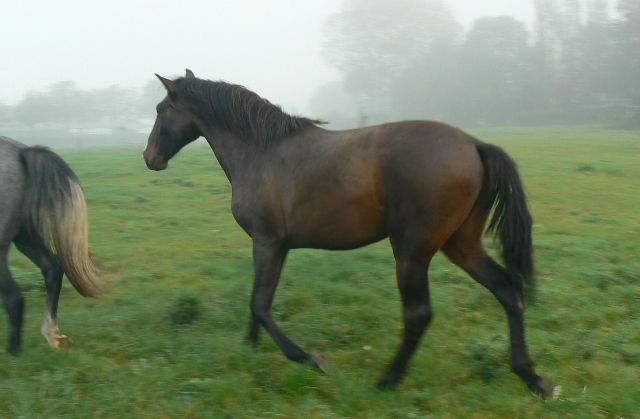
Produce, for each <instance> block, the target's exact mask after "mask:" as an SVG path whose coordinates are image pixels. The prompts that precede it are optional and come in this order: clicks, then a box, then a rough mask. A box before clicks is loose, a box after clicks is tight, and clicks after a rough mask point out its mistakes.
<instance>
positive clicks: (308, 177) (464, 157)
mask: <svg viewBox="0 0 640 419" xmlns="http://www.w3.org/2000/svg"><path fill="white" fill-rule="evenodd" d="M291 144H295V139H293V141H292V142H291ZM300 150H301V151H302V150H303V151H304V152H305V156H301V155H297V156H295V158H292V159H291V160H292V161H295V162H296V166H288V165H287V164H283V165H281V166H278V169H277V172H278V173H279V176H277V179H278V181H277V182H276V183H279V184H282V185H283V187H282V190H281V195H280V196H281V199H282V208H283V211H282V217H283V218H282V220H281V223H282V224H283V225H286V233H285V234H286V236H287V237H288V238H289V241H290V242H291V244H292V246H293V247H319V248H329V249H346V248H354V247H359V246H362V245H365V244H368V243H371V242H374V241H377V240H380V239H382V238H384V237H387V236H393V235H399V234H414V235H422V236H424V237H425V238H426V237H427V236H429V240H430V242H431V243H430V245H429V246H436V248H438V247H440V246H441V245H442V244H443V243H444V241H446V239H447V238H448V237H449V236H450V235H451V234H452V233H453V232H454V231H455V230H456V229H457V228H458V227H459V226H460V225H461V224H462V223H463V221H464V219H465V218H466V216H467V215H468V213H469V212H470V210H471V208H472V207H473V204H474V202H475V200H476V198H477V196H478V193H479V191H480V187H481V184H482V176H483V168H482V162H481V160H480V157H479V155H478V152H477V150H476V141H475V140H474V139H473V138H472V137H470V136H469V135H467V134H465V133H464V132H463V131H461V130H458V129H456V128H453V127H451V126H449V125H446V124H441V123H436V122H427V121H406V122H399V123H392V124H384V125H379V126H374V127H369V128H364V129H360V130H352V131H342V132H329V131H324V130H319V132H318V135H317V136H316V137H312V138H311V140H309V139H306V144H305V148H304V149H302V148H301V149H300ZM285 154H288V155H291V149H287V151H286V153H285ZM408 220H411V221H410V222H409V221H408ZM434 230H437V231H435V232H436V233H437V234H434Z"/></svg>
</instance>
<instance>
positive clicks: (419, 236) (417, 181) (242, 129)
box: [144, 70, 550, 394]
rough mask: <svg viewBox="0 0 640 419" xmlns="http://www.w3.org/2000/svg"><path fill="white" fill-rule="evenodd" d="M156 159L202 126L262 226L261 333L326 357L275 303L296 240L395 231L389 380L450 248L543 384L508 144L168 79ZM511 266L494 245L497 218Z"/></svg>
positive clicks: (303, 356) (526, 226)
mask: <svg viewBox="0 0 640 419" xmlns="http://www.w3.org/2000/svg"><path fill="white" fill-rule="evenodd" d="M158 78H159V79H160V81H161V82H162V83H163V84H164V86H165V88H166V89H167V96H166V98H165V99H164V100H163V101H162V102H160V103H159V104H158V106H157V113H158V115H157V118H156V121H155V125H154V127H153V130H152V131H151V134H150V136H149V141H148V144H147V148H146V150H145V151H144V159H145V162H146V164H147V166H148V167H149V168H150V169H152V170H163V169H165V168H166V167H167V164H168V161H169V160H170V159H171V158H172V157H173V156H174V155H175V154H176V153H177V152H178V151H179V150H180V149H181V148H182V147H184V146H185V145H187V144H188V143H190V142H192V141H193V140H195V139H196V138H198V137H200V136H203V137H205V138H206V139H207V141H208V142H209V144H210V146H211V149H212V150H213V152H214V154H215V155H216V157H217V159H218V161H219V162H220V165H221V166H222V168H223V170H224V172H225V173H226V175H227V177H228V178H229V181H230V182H231V188H232V195H233V196H232V213H233V215H234V217H235V219H236V220H237V222H238V224H240V226H241V227H242V228H243V229H244V230H245V231H246V232H247V234H249V236H251V238H252V239H253V261H254V268H255V282H254V286H253V293H252V296H251V322H250V326H249V340H250V341H251V342H254V343H255V342H256V341H257V339H258V332H259V328H260V326H263V327H264V328H265V329H266V330H267V332H269V334H270V335H271V337H272V338H273V339H274V340H275V342H276V343H277V344H278V346H279V347H280V349H281V350H282V352H283V353H284V354H285V356H286V357H287V358H289V359H291V360H294V361H298V362H310V363H312V364H314V365H316V366H318V362H317V359H316V358H315V357H314V356H310V355H309V354H307V353H306V352H305V351H303V350H302V349H301V348H300V347H299V346H298V345H296V344H295V343H294V342H293V341H291V340H290V339H289V338H288V337H287V336H286V335H285V334H284V332H283V331H282V330H281V329H280V328H279V327H278V325H277V324H276V322H275V321H274V319H273V318H272V316H271V304H272V301H273V297H274V294H275V290H276V286H277V284H278V279H279V277H280V272H281V270H282V266H283V264H284V261H285V258H286V256H287V252H288V251H289V249H293V248H300V247H308V248H322V249H352V248H356V247H360V246H364V245H367V244H369V243H373V242H376V241H378V240H381V239H383V238H385V237H389V240H390V242H391V246H392V249H393V255H394V257H395V260H396V271H397V280H398V288H399V289H400V294H401V297H402V304H403V317H404V335H403V338H402V343H401V345H400V348H399V349H398V352H397V354H396V356H395V358H394V359H393V361H392V363H391V366H390V367H389V368H388V369H387V371H386V372H385V373H384V374H383V375H382V377H381V378H380V380H379V383H378V384H379V386H381V387H390V386H394V385H395V384H397V383H398V381H399V380H400V378H401V376H402V375H403V373H404V372H405V370H406V368H407V362H408V361H409V358H410V357H411V355H412V354H413V352H414V351H415V348H416V346H417V344H418V342H419V340H420V338H421V336H422V335H423V333H424V331H425V329H426V327H427V325H428V324H429V321H430V319H431V303H430V300H429V282H428V274H427V272H428V267H429V262H430V261H431V258H432V257H433V255H434V254H435V253H436V252H437V251H438V250H439V249H441V250H442V251H443V252H444V253H445V254H446V255H447V256H448V257H449V258H450V259H451V260H452V261H453V262H454V263H456V264H457V265H459V266H460V267H462V268H463V269H464V270H465V271H466V272H468V273H469V275H471V276H472V277H473V278H474V279H475V280H477V281H478V282H480V283H481V284H482V285H484V286H485V287H486V288H488V289H489V290H490V291H491V292H492V293H493V294H494V295H495V296H496V298H497V299H498V300H499V301H500V303H501V304H502V306H503V307H504V309H505V311H506V314H507V318H508V324H509V331H510V339H511V365H512V368H513V371H514V372H515V373H516V374H517V375H518V376H520V377H521V378H522V379H523V380H524V381H525V382H526V383H527V385H528V386H529V387H530V388H531V389H532V390H533V391H535V392H536V393H540V394H546V393H548V392H549V390H550V384H549V382H548V381H547V380H546V379H544V378H542V377H540V376H539V375H538V374H536V373H535V371H534V369H533V362H532V361H531V358H530V357H529V354H528V353H527V348H526V343H525V333H524V319H523V304H522V281H523V279H524V280H526V279H530V278H531V277H532V272H533V260H532V244H531V224H532V222H531V216H530V215H529V210H528V208H527V204H526V200H525V195H524V192H523V189H522V184H521V182H520V178H519V176H518V173H517V171H516V167H515V164H514V163H513V161H512V160H511V159H510V158H509V156H507V154H506V153H505V152H504V151H502V150H501V149H500V148H498V147H495V146H492V145H489V144H486V143H483V142H481V141H479V140H477V139H475V138H473V137H471V136H469V135H468V134H466V133H464V132H463V131H461V130H459V129H457V128H454V127H451V126H449V125H446V124H442V123H437V122H428V121H405V122H396V123H389V124H384V125H378V126H373V127H366V128H361V129H356V130H349V131H329V130H326V129H322V128H320V127H319V126H318V125H319V124H320V122H319V121H316V120H311V119H307V118H301V117H295V116H291V115H288V114H286V113H284V112H283V111H282V110H281V109H280V108H279V107H277V106H274V105H272V104H271V103H269V102H268V101H266V100H264V99H262V98H260V97H259V96H258V95H256V94H255V93H253V92H251V91H249V90H247V89H245V88H243V87H241V86H237V85H232V84H227V83H223V82H212V81H206V80H201V79H197V78H195V76H194V75H193V73H192V72H190V71H189V70H187V74H186V76H185V77H184V78H179V79H177V80H174V81H172V80H167V79H165V78H162V77H160V76H158ZM492 208H494V213H493V217H492V219H491V221H490V224H489V229H490V230H495V232H496V234H497V236H498V237H499V238H500V241H501V242H502V253H503V258H504V261H505V265H506V268H505V267H502V266H500V265H499V264H498V263H496V262H495V261H494V260H493V259H492V258H491V257H489V256H488V255H487V253H486V251H485V249H484V248H483V245H482V240H481V237H482V234H483V231H484V229H485V224H486V221H487V218H488V216H489V214H490V212H491V209H492Z"/></svg>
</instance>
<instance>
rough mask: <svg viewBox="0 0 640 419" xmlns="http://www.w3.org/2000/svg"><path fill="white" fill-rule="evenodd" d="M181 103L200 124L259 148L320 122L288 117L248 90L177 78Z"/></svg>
mask: <svg viewBox="0 0 640 419" xmlns="http://www.w3.org/2000/svg"><path fill="white" fill-rule="evenodd" d="M175 83H176V85H177V87H178V91H179V97H180V98H183V99H185V100H186V101H187V102H188V104H189V105H190V106H191V109H190V110H191V111H192V112H194V114H195V115H197V116H198V117H199V118H200V119H202V121H203V122H206V123H211V124H212V125H213V126H215V127H217V128H219V129H223V130H227V131H230V132H232V133H233V134H235V135H237V136H238V137H240V138H244V139H251V140H253V141H256V142H258V143H259V145H260V146H261V147H267V146H269V145H270V144H272V143H273V142H275V141H277V140H279V139H280V138H283V137H285V136H287V135H289V134H293V133H295V132H298V131H301V130H303V129H305V128H307V127H309V126H312V125H315V124H322V123H323V122H322V121H320V120H316V119H309V118H304V117H299V116H293V115H289V114H287V113H286V112H284V111H283V110H282V108H280V107H279V106H276V105H274V104H272V103H271V102H269V101H268V100H266V99H263V98H261V97H260V96H258V95H257V94H256V93H254V92H252V91H251V90H249V89H247V88H245V87H243V86H240V85H237V84H230V83H226V82H222V81H209V80H201V79H195V78H193V79H192V78H180V79H178V80H176V81H175Z"/></svg>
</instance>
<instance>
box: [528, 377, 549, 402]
mask: <svg viewBox="0 0 640 419" xmlns="http://www.w3.org/2000/svg"><path fill="white" fill-rule="evenodd" d="M529 389H531V391H533V392H534V393H536V394H537V395H538V396H542V397H545V398H546V397H549V396H551V395H552V394H553V383H552V382H551V380H549V379H548V378H546V377H538V379H537V380H536V381H535V382H533V383H529Z"/></svg>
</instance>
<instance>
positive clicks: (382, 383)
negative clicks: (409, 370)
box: [376, 374, 399, 390]
mask: <svg viewBox="0 0 640 419" xmlns="http://www.w3.org/2000/svg"><path fill="white" fill-rule="evenodd" d="M398 381H399V380H398V379H397V378H394V377H393V376H391V375H389V374H385V375H383V376H382V377H380V379H379V380H378V382H377V383H376V388H377V389H378V390H393V389H394V388H396V386H397V385H398Z"/></svg>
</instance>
